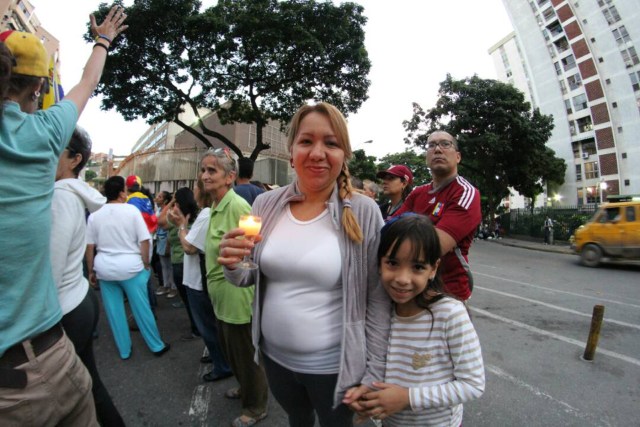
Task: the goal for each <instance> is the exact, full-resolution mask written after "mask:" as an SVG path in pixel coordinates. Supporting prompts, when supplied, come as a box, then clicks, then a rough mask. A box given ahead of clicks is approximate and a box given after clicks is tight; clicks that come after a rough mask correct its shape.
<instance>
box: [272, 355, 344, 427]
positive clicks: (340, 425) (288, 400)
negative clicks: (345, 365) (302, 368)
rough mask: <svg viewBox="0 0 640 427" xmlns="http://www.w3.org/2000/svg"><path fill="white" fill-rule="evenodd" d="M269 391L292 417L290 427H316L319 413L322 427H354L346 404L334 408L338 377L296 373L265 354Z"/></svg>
mask: <svg viewBox="0 0 640 427" xmlns="http://www.w3.org/2000/svg"><path fill="white" fill-rule="evenodd" d="M262 360H263V361H264V370H265V372H266V373H267V380H268V381H269V388H270V389H271V393H272V394H273V397H275V398H276V400H277V401H278V403H279V404H280V406H282V409H284V410H285V412H286V413H287V415H288V416H289V426H290V427H313V426H314V425H315V421H316V414H317V415H318V420H319V421H320V425H321V426H322V427H351V426H353V415H354V414H353V412H351V410H350V409H349V408H348V407H347V406H346V405H344V404H342V403H341V404H340V405H338V407H337V408H335V409H333V393H334V391H335V388H336V383H337V382H338V374H327V375H316V374H301V373H299V372H293V371H290V370H289V369H287V368H285V367H284V366H282V365H280V364H278V363H277V362H275V361H273V360H272V359H269V357H268V356H267V355H266V354H264V353H263V354H262Z"/></svg>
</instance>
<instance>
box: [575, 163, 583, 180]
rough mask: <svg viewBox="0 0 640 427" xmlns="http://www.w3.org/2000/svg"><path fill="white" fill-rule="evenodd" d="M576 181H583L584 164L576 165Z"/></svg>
mask: <svg viewBox="0 0 640 427" xmlns="http://www.w3.org/2000/svg"><path fill="white" fill-rule="evenodd" d="M576 181H582V165H576Z"/></svg>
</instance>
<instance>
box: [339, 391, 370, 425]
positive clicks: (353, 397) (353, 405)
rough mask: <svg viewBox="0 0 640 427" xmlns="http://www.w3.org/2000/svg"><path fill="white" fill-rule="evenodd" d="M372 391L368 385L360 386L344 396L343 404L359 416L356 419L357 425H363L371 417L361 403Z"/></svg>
mask: <svg viewBox="0 0 640 427" xmlns="http://www.w3.org/2000/svg"><path fill="white" fill-rule="evenodd" d="M370 391H371V389H370V388H369V387H367V386H366V385H363V384H360V385H359V386H357V387H351V388H350V389H349V390H347V392H346V393H345V394H344V398H343V399H342V403H344V404H345V405H347V406H348V407H349V409H351V410H352V411H353V412H355V413H356V414H358V417H357V418H356V421H355V424H362V423H364V422H366V421H367V420H368V419H369V415H367V409H366V408H365V407H363V406H362V405H361V404H360V403H361V402H360V399H361V398H362V396H363V395H365V394H366V393H369V392H370Z"/></svg>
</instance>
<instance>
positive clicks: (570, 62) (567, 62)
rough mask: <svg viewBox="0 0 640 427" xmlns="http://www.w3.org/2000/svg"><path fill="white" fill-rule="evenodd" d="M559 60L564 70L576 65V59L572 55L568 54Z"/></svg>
mask: <svg viewBox="0 0 640 427" xmlns="http://www.w3.org/2000/svg"><path fill="white" fill-rule="evenodd" d="M561 61H562V68H564V70H565V71H568V70H570V69H572V68H575V66H576V60H575V58H574V57H573V55H569V56H567V57H565V58H562V59H561Z"/></svg>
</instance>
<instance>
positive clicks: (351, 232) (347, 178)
mask: <svg viewBox="0 0 640 427" xmlns="http://www.w3.org/2000/svg"><path fill="white" fill-rule="evenodd" d="M338 191H339V195H340V198H341V199H342V201H343V202H344V207H343V208H342V226H343V227H344V230H345V231H346V232H347V236H349V238H350V239H351V240H352V241H354V242H356V243H362V241H363V240H364V236H363V235H362V229H361V228H360V224H358V221H357V220H356V217H355V215H354V214H353V209H352V208H351V192H352V191H353V187H352V186H351V174H350V173H349V167H348V166H347V163H346V162H345V163H343V164H342V170H341V171H340V175H338Z"/></svg>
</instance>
